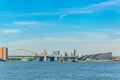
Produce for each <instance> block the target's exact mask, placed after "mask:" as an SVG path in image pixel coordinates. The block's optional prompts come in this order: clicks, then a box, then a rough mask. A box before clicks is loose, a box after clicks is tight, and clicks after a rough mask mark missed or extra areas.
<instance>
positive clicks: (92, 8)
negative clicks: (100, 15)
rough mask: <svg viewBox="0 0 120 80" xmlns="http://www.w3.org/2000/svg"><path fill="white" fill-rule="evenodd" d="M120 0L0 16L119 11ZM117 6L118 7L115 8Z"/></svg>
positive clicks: (62, 14)
mask: <svg viewBox="0 0 120 80" xmlns="http://www.w3.org/2000/svg"><path fill="white" fill-rule="evenodd" d="M119 4H120V0H108V1H106V2H100V3H97V4H89V5H87V6H83V7H81V8H63V9H59V10H57V11H56V12H55V11H54V12H33V13H16V12H12V11H11V12H2V13H0V16H1V17H2V18H3V17H4V18H6V16H7V17H31V16H32V17H34V16H58V15H59V16H60V18H63V17H65V16H66V15H69V14H92V13H96V12H102V11H105V10H116V11H119V8H120V6H119ZM115 7H116V8H115Z"/></svg>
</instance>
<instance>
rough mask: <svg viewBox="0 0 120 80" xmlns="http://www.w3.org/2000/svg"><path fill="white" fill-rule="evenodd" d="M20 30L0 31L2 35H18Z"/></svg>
mask: <svg viewBox="0 0 120 80" xmlns="http://www.w3.org/2000/svg"><path fill="white" fill-rule="evenodd" d="M19 32H20V30H18V29H4V30H2V31H1V33H3V34H13V33H19Z"/></svg>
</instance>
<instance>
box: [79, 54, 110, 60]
mask: <svg viewBox="0 0 120 80" xmlns="http://www.w3.org/2000/svg"><path fill="white" fill-rule="evenodd" d="M87 59H92V60H112V52H107V53H98V54H91V55H84V56H82V57H80V60H87Z"/></svg>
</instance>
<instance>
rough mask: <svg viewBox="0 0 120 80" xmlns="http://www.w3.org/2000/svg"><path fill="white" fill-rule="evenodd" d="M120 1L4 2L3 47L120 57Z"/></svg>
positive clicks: (0, 7) (0, 11)
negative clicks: (110, 54)
mask: <svg viewBox="0 0 120 80" xmlns="http://www.w3.org/2000/svg"><path fill="white" fill-rule="evenodd" d="M119 4H120V0H0V45H1V47H8V48H12V49H15V48H26V49H31V50H34V51H37V52H39V53H41V52H43V51H44V50H46V51H47V52H48V54H50V53H52V51H56V50H60V51H61V52H68V53H70V52H72V50H73V49H76V50H77V53H78V54H79V53H81V54H95V53H101V52H102V53H104V52H113V55H115V56H120V49H119V48H120V45H119V44H120V5H119Z"/></svg>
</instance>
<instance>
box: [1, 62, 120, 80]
mask: <svg viewBox="0 0 120 80" xmlns="http://www.w3.org/2000/svg"><path fill="white" fill-rule="evenodd" d="M0 80H120V62H73V63H72V62H71V63H67V62H1V63H0Z"/></svg>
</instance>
